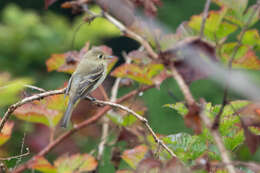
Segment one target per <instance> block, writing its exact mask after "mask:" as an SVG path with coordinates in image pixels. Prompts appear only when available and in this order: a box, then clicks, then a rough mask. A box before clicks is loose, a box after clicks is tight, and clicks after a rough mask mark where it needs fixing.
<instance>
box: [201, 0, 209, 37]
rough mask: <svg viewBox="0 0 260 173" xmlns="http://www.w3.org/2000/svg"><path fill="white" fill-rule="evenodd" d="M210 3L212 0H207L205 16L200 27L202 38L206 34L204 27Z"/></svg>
mask: <svg viewBox="0 0 260 173" xmlns="http://www.w3.org/2000/svg"><path fill="white" fill-rule="evenodd" d="M210 3H211V0H207V2H206V4H205V7H204V11H203V18H202V22H201V27H200V38H202V37H203V35H204V28H205V24H206V19H207V16H208V11H209V6H210Z"/></svg>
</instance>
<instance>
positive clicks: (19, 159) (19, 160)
mask: <svg viewBox="0 0 260 173" xmlns="http://www.w3.org/2000/svg"><path fill="white" fill-rule="evenodd" d="M25 136H26V133H25V132H24V133H23V139H22V145H21V150H20V156H24V154H23V150H24V143H25ZM26 150H27V153H28V154H29V153H30V151H29V148H26ZM25 154H26V153H25ZM21 161H22V157H19V158H18V159H17V160H16V163H15V166H14V169H15V168H16V167H17V166H18V165H19V163H20V162H21Z"/></svg>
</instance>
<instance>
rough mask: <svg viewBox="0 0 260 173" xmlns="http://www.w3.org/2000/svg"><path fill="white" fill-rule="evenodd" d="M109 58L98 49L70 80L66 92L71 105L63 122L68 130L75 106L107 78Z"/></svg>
mask: <svg viewBox="0 0 260 173" xmlns="http://www.w3.org/2000/svg"><path fill="white" fill-rule="evenodd" d="M107 58H109V56H107V55H105V54H104V52H103V51H102V50H101V49H99V48H96V47H95V48H92V49H91V50H90V51H88V52H87V53H86V54H85V55H84V56H83V57H82V59H81V61H80V62H79V64H78V66H77V68H76V70H75V71H74V73H73V74H72V76H71V78H70V80H69V83H68V86H67V89H66V92H65V96H66V95H68V96H69V103H68V107H67V110H66V112H65V114H64V116H63V118H62V120H61V126H62V127H64V128H66V127H67V126H68V124H69V121H70V117H71V113H72V110H73V107H74V104H75V103H76V102H77V101H78V100H79V99H81V98H83V97H85V96H87V95H88V94H89V93H90V92H91V91H93V90H95V89H96V88H97V87H98V86H99V85H100V84H101V83H102V82H103V81H104V79H105V78H106V74H107Z"/></svg>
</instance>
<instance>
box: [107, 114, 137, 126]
mask: <svg viewBox="0 0 260 173" xmlns="http://www.w3.org/2000/svg"><path fill="white" fill-rule="evenodd" d="M107 117H108V118H109V119H110V120H111V121H112V122H113V123H115V124H117V125H120V126H124V127H126V126H131V125H132V124H134V123H135V122H136V120H137V118H136V117H135V116H134V115H132V114H130V115H125V116H122V115H119V114H116V113H110V114H107Z"/></svg>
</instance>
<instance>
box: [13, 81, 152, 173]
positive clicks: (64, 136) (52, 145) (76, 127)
mask: <svg viewBox="0 0 260 173" xmlns="http://www.w3.org/2000/svg"><path fill="white" fill-rule="evenodd" d="M153 87H155V86H154V85H149V86H144V87H142V88H140V89H138V90H134V91H131V92H130V93H128V94H126V95H124V96H123V97H121V98H119V99H117V101H116V102H117V103H121V102H124V101H125V100H127V99H129V98H131V97H133V96H135V95H137V94H138V93H139V92H144V91H146V90H148V89H150V88H153ZM110 109H111V107H110V106H105V107H103V108H102V109H101V110H100V111H98V112H97V113H96V114H95V115H94V116H93V117H91V118H89V119H87V120H85V121H83V122H82V123H80V124H77V125H74V127H73V128H72V129H71V130H69V131H67V132H65V133H64V134H62V135H61V136H59V137H58V138H57V139H55V140H54V141H53V142H52V143H50V144H48V145H47V146H46V147H45V148H44V149H43V150H42V151H40V152H39V153H38V154H36V155H35V156H34V157H32V158H31V159H30V160H28V161H27V162H25V163H24V164H22V165H20V166H19V167H18V168H17V169H15V170H14V171H13V173H19V172H22V171H24V170H25V169H28V168H30V166H31V164H32V163H33V161H34V160H35V159H36V158H37V157H40V156H44V155H46V154H47V153H49V152H50V151H51V150H52V149H53V148H55V147H56V146H58V145H59V144H60V143H61V142H63V141H64V140H65V139H67V138H68V137H70V136H71V135H73V134H74V133H75V132H77V131H79V130H80V129H82V128H84V127H87V126H88V125H90V124H93V123H95V122H96V121H97V120H98V119H100V118H101V117H102V116H103V115H104V114H105V113H106V112H107V111H109V110H110Z"/></svg>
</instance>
